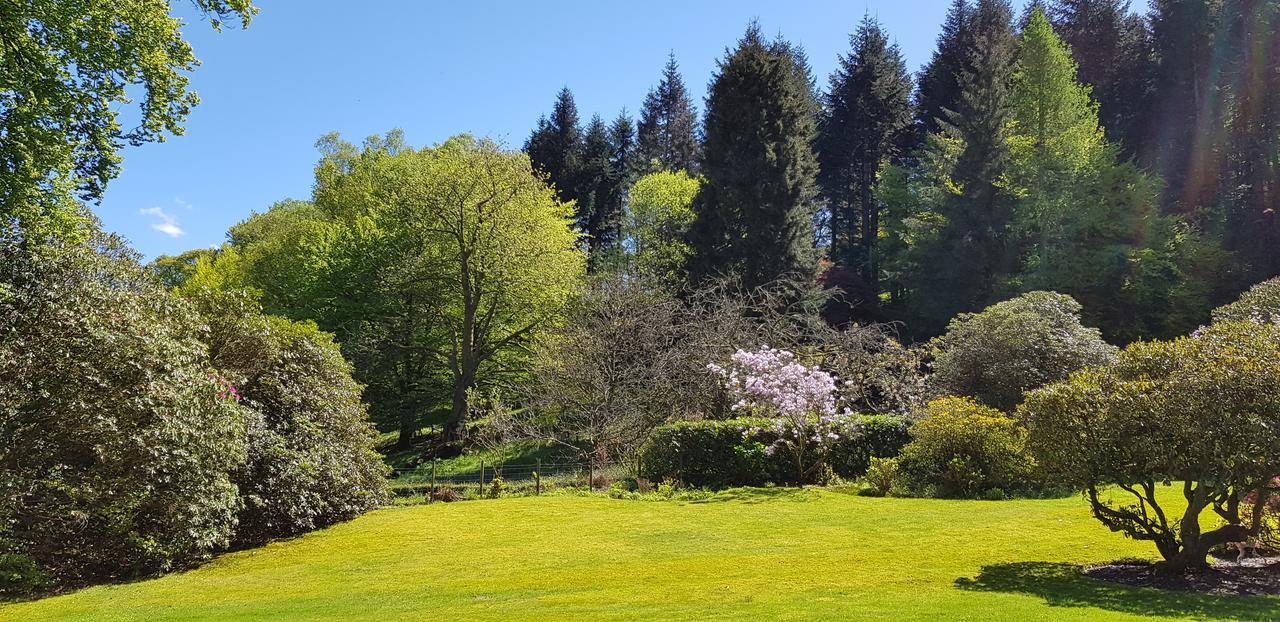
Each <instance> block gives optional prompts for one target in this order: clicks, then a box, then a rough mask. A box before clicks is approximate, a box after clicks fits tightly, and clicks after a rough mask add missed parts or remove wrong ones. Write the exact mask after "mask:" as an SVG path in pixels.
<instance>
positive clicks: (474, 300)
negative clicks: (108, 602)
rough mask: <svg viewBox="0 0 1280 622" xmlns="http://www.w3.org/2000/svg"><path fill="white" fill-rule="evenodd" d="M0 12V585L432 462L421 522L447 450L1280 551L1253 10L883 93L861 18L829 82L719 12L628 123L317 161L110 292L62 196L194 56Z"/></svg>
mask: <svg viewBox="0 0 1280 622" xmlns="http://www.w3.org/2000/svg"><path fill="white" fill-rule="evenodd" d="M20 4H21V8H18V9H16V10H14V11H13V12H10V11H9V10H7V9H6V10H5V13H4V14H3V15H0V41H2V42H3V47H2V48H0V49H2V50H3V51H2V52H0V197H2V200H3V203H2V204H0V594H18V595H43V594H49V593H53V592H58V591H65V590H68V589H73V588H79V587H83V586H86V585H92V584H95V583H101V582H104V581H115V580H121V579H129V578H135V577H145V576H151V575H155V574H157V573H162V572H167V571H170V570H176V569H182V568H189V567H194V566H196V565H199V564H200V563H202V562H203V561H204V560H207V559H208V558H209V557H210V556H212V555H215V554H220V553H223V552H226V551H234V550H239V549H245V548H251V547H257V546H259V545H262V544H264V543H266V542H269V541H272V540H276V539H280V538H287V537H291V536H295V535H298V534H302V533H305V532H309V531H313V530H317V529H321V528H324V527H327V526H329V525H333V524H335V523H338V522H342V521H347V520H349V519H353V518H355V517H357V516H359V515H361V514H364V513H366V512H370V511H373V510H375V509H376V508H378V507H380V506H383V505H387V504H389V503H393V502H392V498H393V496H395V495H394V494H393V493H395V491H397V490H398V488H397V486H398V485H400V484H402V483H405V482H410V481H412V482H416V483H417V484H421V481H422V479H423V478H425V477H427V473H430V481H431V489H430V491H429V492H428V493H427V498H426V499H425V500H424V503H425V502H431V501H451V500H454V497H455V496H456V495H453V491H448V494H444V493H442V492H441V491H440V490H438V487H437V485H436V481H435V478H436V469H437V468H438V465H439V464H440V461H442V460H446V461H447V460H455V461H465V460H468V459H474V458H475V457H477V456H489V455H493V452H512V451H523V449H513V448H527V447H536V448H538V451H541V452H543V453H540V454H538V455H539V456H543V455H546V456H555V457H558V458H562V459H564V460H572V461H574V462H575V463H580V464H586V465H589V466H588V469H589V471H588V473H589V475H588V477H587V479H588V484H587V488H588V493H587V494H591V493H593V492H595V491H596V490H599V491H600V492H601V493H602V494H607V495H610V496H612V497H614V498H633V497H635V498H646V499H647V498H650V497H654V496H658V497H662V498H663V499H664V500H672V499H675V500H682V499H683V500H688V499H694V498H700V497H699V495H711V494H714V491H717V490H722V489H725V488H734V489H736V488H738V487H748V488H751V489H755V488H760V489H762V490H767V489H772V488H773V487H815V488H821V489H822V490H824V491H830V490H843V489H844V488H842V487H853V489H856V491H857V493H856V494H858V495H861V496H868V497H899V498H910V499H919V500H926V499H932V498H946V499H957V498H959V499H982V500H986V501H991V502H1001V503H1031V502H1032V501H1028V500H1035V502H1037V503H1039V502H1042V500H1045V499H1050V500H1055V499H1061V498H1063V497H1067V496H1071V495H1076V496H1077V497H1082V498H1083V500H1084V501H1085V502H1086V503H1085V505H1087V506H1088V507H1089V509H1090V511H1091V512H1092V515H1093V517H1094V519H1096V520H1097V521H1099V522H1101V523H1102V524H1103V525H1105V526H1106V527H1107V528H1109V529H1110V530H1112V531H1115V532H1119V533H1122V534H1124V535H1125V536H1128V537H1129V538H1132V539H1135V540H1139V541H1143V542H1150V543H1151V544H1152V545H1154V548H1155V551H1157V552H1158V553H1159V555H1160V559H1159V561H1158V562H1157V563H1156V564H1155V566H1154V567H1155V568H1156V569H1157V570H1156V572H1157V574H1159V575H1160V576H1175V575H1176V576H1183V575H1192V574H1197V573H1203V571H1206V570H1207V569H1209V568H1210V567H1211V566H1212V565H1213V561H1212V560H1211V559H1210V558H1211V557H1212V556H1215V555H1217V556H1219V557H1221V556H1223V555H1226V554H1228V553H1230V554H1231V559H1232V560H1237V558H1236V557H1235V551H1236V550H1237V548H1238V550H1239V560H1243V559H1244V558H1245V551H1246V549H1250V550H1251V551H1252V552H1253V553H1254V554H1258V555H1261V556H1262V557H1263V558H1265V559H1268V560H1271V557H1270V556H1272V555H1275V554H1276V553H1277V552H1280V437H1278V436H1277V435H1276V434H1275V429H1276V426H1280V279H1277V277H1280V216H1277V214H1276V208H1277V206H1278V205H1280V2H1275V1H1271V0H1152V2H1151V3H1150V6H1149V10H1148V11H1147V12H1145V13H1139V12H1138V11H1136V10H1134V9H1133V8H1131V7H1130V4H1129V2H1128V1H1126V0H1043V1H1042V0H1034V1H1033V2H1030V3H1029V4H1027V5H1026V6H1025V7H1023V6H1016V7H1015V6H1014V5H1013V4H1011V2H1010V0H954V1H953V2H951V4H950V7H949V9H948V11H947V13H946V18H945V21H944V23H943V24H942V25H941V32H940V33H939V34H938V36H937V42H936V48H935V49H934V51H933V53H932V55H931V57H930V58H929V60H928V62H927V63H926V64H924V65H923V66H922V67H920V68H919V69H918V71H913V70H912V68H911V67H908V65H907V62H906V60H905V59H904V56H903V53H902V51H901V50H900V49H899V46H898V45H897V44H895V43H894V33H892V32H888V31H887V30H886V28H885V27H884V26H883V25H882V24H881V23H880V22H878V21H877V19H876V18H875V17H874V16H872V15H871V14H870V13H868V14H867V15H866V17H864V18H863V19H862V21H861V23H859V24H856V25H854V26H853V27H852V33H851V34H850V36H849V43H848V47H847V49H846V50H845V51H844V52H843V53H842V54H841V55H840V57H839V59H838V64H837V69H836V70H835V71H834V72H833V73H831V75H829V76H817V75H814V71H813V70H812V69H811V67H810V61H809V56H808V54H807V52H806V50H805V49H804V48H803V47H801V46H800V45H798V44H796V43H793V42H792V41H789V40H788V39H786V38H785V36H784V35H782V34H779V35H775V36H771V35H767V34H766V25H765V24H760V23H757V22H755V21H751V22H750V23H747V24H745V31H744V32H743V34H742V35H741V37H740V38H739V39H738V40H736V41H732V42H727V43H728V47H726V49H725V51H724V54H723V56H722V57H721V58H719V59H718V61H717V66H716V69H715V72H714V75H713V76H712V79H711V81H710V83H709V84H708V85H707V87H706V92H705V94H703V93H695V92H693V91H692V90H691V88H690V86H689V85H688V84H686V82H685V80H684V78H683V76H682V74H681V70H680V65H679V63H678V59H677V58H676V56H675V55H674V53H673V54H671V56H670V57H669V60H668V62H667V63H666V65H665V66H664V67H655V68H654V70H655V71H654V76H653V78H654V83H653V84H654V86H653V87H652V88H651V89H650V90H649V91H648V93H647V94H644V96H643V99H640V100H638V102H639V106H638V110H639V113H638V116H637V117H635V118H633V117H632V115H631V114H630V113H629V112H628V111H627V110H626V109H623V110H622V111H620V112H618V113H616V114H613V113H608V114H601V113H596V112H592V111H580V110H579V109H578V106H577V104H576V102H575V99H574V94H573V91H572V90H571V88H570V87H568V86H566V87H564V88H563V89H561V90H560V92H559V94H558V96H557V97H556V98H555V100H554V101H552V102H548V104H549V108H548V109H547V111H546V113H545V114H544V115H543V116H542V117H541V118H539V119H537V120H536V122H535V123H533V124H532V126H531V127H530V128H529V133H528V136H527V138H526V139H525V140H524V142H523V144H520V145H507V144H503V143H501V142H499V141H496V140H494V139H493V138H490V137H485V136H477V135H473V134H469V133H466V132H465V131H461V130H462V129H464V128H459V130H460V132H459V133H457V134H456V135H454V136H452V137H451V138H448V139H447V140H444V141H442V142H439V143H436V144H431V145H427V146H414V145H411V144H409V142H408V141H407V139H406V137H405V134H404V132H402V131H400V130H397V129H391V128H389V129H388V130H387V131H386V132H385V133H383V134H380V135H375V136H371V137H368V138H365V139H363V140H362V141H359V142H352V141H351V140H350V139H348V138H344V137H343V136H340V135H339V134H337V133H332V134H327V135H325V136H322V137H320V138H319V139H318V140H317V142H316V148H317V150H318V158H317V161H316V164H315V167H314V185H313V187H312V192H311V196H310V197H308V198H306V199H292V198H291V199H282V200H280V201H278V202H276V203H274V204H272V205H262V206H251V207H253V209H254V213H253V214H252V215H251V216H249V217H248V218H246V219H244V220H243V221H241V222H239V223H237V224H235V225H234V226H232V227H231V228H230V229H229V230H228V231H227V232H226V236H225V241H224V242H223V243H222V244H221V245H220V246H217V247H214V248H196V249H193V250H190V251H187V252H184V253H181V254H177V255H162V256H158V257H155V258H154V259H152V260H151V261H148V262H145V263H144V262H143V261H142V259H141V257H140V255H139V254H138V253H137V252H136V251H134V250H132V249H131V248H130V246H129V242H128V241H127V240H124V239H123V238H121V237H120V236H118V235H116V234H113V233H111V232H109V231H106V230H104V228H103V227H102V226H101V224H100V222H99V221H98V218H97V217H96V216H95V215H94V212H93V207H94V205H95V204H96V202H97V201H99V200H100V199H101V198H102V194H103V192H104V189H105V188H106V186H107V184H109V183H110V182H111V181H112V179H113V178H115V177H116V176H117V175H118V174H119V172H120V167H121V162H122V156H121V155H120V153H121V148H122V147H123V146H124V145H125V144H134V145H137V144H142V143H145V142H158V141H161V140H163V138H164V137H165V136H166V135H176V134H179V133H181V131H182V126H183V123H184V122H185V121H186V119H187V116H188V115H189V114H193V112H192V111H193V109H194V108H193V107H194V106H195V104H196V103H197V102H198V99H197V98H195V96H194V93H192V92H191V91H190V90H189V89H188V88H187V77H186V73H187V72H190V71H192V70H194V69H195V67H196V65H197V63H198V61H196V59H195V56H194V54H193V51H192V49H191V47H190V46H189V45H188V44H187V43H186V42H185V41H184V40H183V38H182V34H181V30H180V29H179V23H178V21H177V20H176V19H175V18H173V17H172V16H170V15H169V8H170V7H169V3H168V2H153V3H143V4H141V5H139V8H136V9H131V10H125V9H122V8H117V7H113V6H112V3H109V2H107V3H97V2H95V3H89V4H91V5H92V8H91V9H86V13H85V14H84V15H81V14H79V13H78V12H77V11H78V9H77V8H76V7H73V6H71V4H72V3H62V2H51V3H20ZM194 4H195V6H196V7H197V8H198V9H199V10H200V13H201V15H202V16H203V17H204V19H205V21H207V22H210V23H211V24H212V25H213V26H214V27H215V28H222V27H237V26H238V27H250V24H251V22H252V19H253V17H254V16H255V15H256V14H257V11H258V8H256V7H254V6H252V5H250V4H249V2H248V0H194ZM144 7H145V8H144ZM206 27H207V25H206ZM545 79H546V80H550V81H556V82H559V81H563V80H565V79H566V78H565V77H563V76H558V75H555V74H554V72H552V73H551V75H548V76H545ZM639 95H640V94H639V93H637V96H639ZM133 97H136V98H137V99H139V100H140V103H139V102H134V103H133V104H132V105H133V106H134V107H136V108H138V111H137V114H138V115H139V121H138V125H137V126H136V128H134V129H132V130H126V129H123V128H124V127H127V124H126V125H122V123H123V122H122V120H121V118H120V112H119V109H120V107H122V106H123V107H129V106H130V105H131V104H130V103H129V102H131V101H132V99H131V98H133ZM157 148H160V149H163V148H164V147H163V146H160V147H157ZM486 452H489V453H486ZM484 465H485V463H484V461H483V458H481V462H480V486H479V488H478V489H477V490H478V494H479V495H480V496H495V497H500V496H503V495H504V494H508V493H510V494H514V493H513V492H511V491H506V492H504V491H503V489H502V486H503V485H505V484H504V482H503V481H502V480H501V476H500V475H499V476H498V480H497V481H491V482H489V483H490V485H491V490H492V492H491V493H489V492H486V490H489V489H486V488H485V484H486V482H485V479H484V477H485V471H484V469H485V466H484ZM541 465H542V463H541V462H538V467H537V468H538V470H542V466H541ZM535 477H537V476H535ZM597 477H598V479H597ZM415 478H416V479H415ZM537 486H538V488H537V491H538V494H541V493H542V483H541V479H539V483H538V485H537ZM415 490H418V489H415ZM806 490H807V488H806ZM396 494H398V493H396ZM821 494H826V493H825V492H824V493H821ZM403 501H404V500H403V499H398V500H397V501H395V502H394V503H402V502H403ZM913 502H914V501H913ZM921 502H923V501H921ZM1043 502H1044V503H1058V502H1057V501H1043ZM486 503H488V502H487V501H486ZM1045 507H1048V506H1045ZM381 511H382V510H379V512H381ZM1166 512H1167V514H1168V516H1169V517H1172V518H1166ZM360 520H364V519H360ZM1012 537H1014V538H1016V537H1017V536H1016V535H1014V536H1012ZM1224 551H1225V553H1224ZM1099 561H1101V560H1099ZM1240 563H1241V564H1242V565H1240V568H1245V566H1244V565H1243V562H1240ZM1113 566H1115V567H1120V566H1124V564H1120V563H1119V562H1117V563H1116V564H1113ZM1126 567H1127V566H1126ZM1214 567H1217V566H1214ZM1273 567H1275V566H1274V565H1273ZM1272 575H1274V572H1272ZM1272 575H1267V576H1272ZM1143 576H1146V575H1143ZM1262 585H1263V586H1264V587H1263V588H1259V589H1262V590H1264V591H1263V592H1262V593H1269V594H1280V581H1276V580H1275V579H1274V576H1272V578H1270V579H1264V580H1262ZM1157 586H1159V585H1157ZM0 613H3V612H2V611H0Z"/></svg>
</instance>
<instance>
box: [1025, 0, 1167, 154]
mask: <svg viewBox="0 0 1280 622" xmlns="http://www.w3.org/2000/svg"><path fill="white" fill-rule="evenodd" d="M1046 13H1047V14H1048V15H1049V17H1050V20H1051V22H1052V23H1053V26H1054V30H1055V31H1056V32H1057V33H1058V34H1059V35H1061V37H1062V39H1063V40H1064V41H1065V42H1066V43H1067V45H1069V46H1070V48H1071V52H1072V56H1073V57H1074V58H1075V60H1076V62H1077V64H1078V71H1079V76H1078V77H1079V79H1080V81H1081V82H1083V83H1084V84H1087V85H1089V86H1092V87H1093V97H1094V98H1095V99H1096V100H1097V101H1098V104H1099V107H1100V109H1099V113H1098V117H1099V121H1100V122H1101V123H1102V126H1103V128H1105V129H1106V133H1107V137H1108V139H1109V140H1111V141H1113V142H1115V143H1117V144H1118V145H1119V146H1120V147H1121V154H1122V156H1123V157H1132V156H1135V155H1137V154H1138V153H1139V152H1140V151H1141V149H1142V140H1143V138H1144V137H1145V133H1146V123H1145V121H1146V118H1147V115H1148V113H1149V111H1150V107H1151V105H1152V102H1151V77H1152V71H1153V70H1154V66H1155V65H1154V63H1155V60H1154V58H1153V57H1152V54H1151V41H1150V32H1149V30H1148V29H1147V25H1146V21H1145V20H1143V19H1142V18H1141V17H1140V16H1138V15H1136V14H1134V13H1133V12H1132V11H1131V10H1130V3H1129V0H1053V2H1052V3H1050V5H1049V6H1048V8H1047V10H1046Z"/></svg>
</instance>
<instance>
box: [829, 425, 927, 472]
mask: <svg viewBox="0 0 1280 622" xmlns="http://www.w3.org/2000/svg"><path fill="white" fill-rule="evenodd" d="M910 441H911V420H910V419H908V418H907V417H900V416H896V415H859V416H855V417H853V418H852V419H850V420H849V422H848V426H847V427H846V428H845V429H844V430H843V431H842V433H841V435H840V439H839V440H837V441H836V442H835V443H834V444H833V445H832V447H831V452H830V454H829V455H828V456H827V462H828V464H830V465H831V469H832V470H833V471H835V473H836V475H839V476H840V477H844V478H849V479H854V478H858V477H861V476H862V475H863V474H864V473H866V472H867V469H868V467H870V465H871V463H872V461H874V460H875V459H877V458H893V457H895V456H897V455H898V454H899V453H901V452H902V448H903V447H905V446H906V444H907V443H909V442H910Z"/></svg>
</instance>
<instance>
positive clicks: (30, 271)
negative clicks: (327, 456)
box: [0, 234, 250, 587]
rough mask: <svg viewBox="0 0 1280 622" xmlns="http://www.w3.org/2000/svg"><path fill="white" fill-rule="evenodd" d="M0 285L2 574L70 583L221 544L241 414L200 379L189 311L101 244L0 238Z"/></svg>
mask: <svg viewBox="0 0 1280 622" xmlns="http://www.w3.org/2000/svg"><path fill="white" fill-rule="evenodd" d="M0 283H5V284H7V285H8V286H9V288H8V290H7V293H6V294H5V295H4V296H3V297H0V557H4V559H5V560H7V561H6V562H5V563H6V565H8V566H9V569H10V570H13V569H14V568H16V569H18V570H19V571H21V572H23V573H26V572H27V571H32V570H33V571H34V572H36V573H38V574H42V575H47V576H48V580H49V582H51V583H53V584H56V585H73V584H78V583H81V582H84V581H88V580H91V579H95V578H107V577H128V576H137V575H140V574H147V573H152V572H156V571H160V570H166V569H169V568H173V567H176V566H181V565H183V564H185V563H188V562H190V561H193V560H195V559H199V558H200V557H202V556H205V555H207V554H209V553H210V552H212V551H214V550H216V549H218V548H221V547H223V546H225V545H226V544H228V542H229V541H230V540H231V537H232V534H233V530H234V528H235V525H236V523H235V518H236V514H237V512H238V511H239V510H240V499H239V497H238V496H237V493H236V487H235V485H234V483H233V482H232V481H231V478H230V477H229V472H230V471H231V470H232V469H233V468H235V467H237V466H238V465H239V464H240V463H241V462H242V461H243V460H244V443H245V432H244V426H245V419H246V418H247V417H248V416H249V414H250V413H248V412H247V410H246V409H245V408H244V407H243V406H242V405H240V404H238V403H237V402H236V401H235V399H234V398H233V397H232V395H231V394H230V393H229V391H228V387H227V386H226V385H225V384H224V381H223V380H222V379H221V378H219V377H218V376H216V375H214V374H211V373H210V370H209V369H208V367H207V361H208V355H207V352H206V350H205V347H204V345H203V344H202V343H201V342H200V341H199V339H198V337H199V335H200V324H199V321H198V318H197V317H196V316H195V314H194V313H193V312H192V311H191V309H190V308H189V307H188V306H187V305H186V304H184V303H183V302H182V301H180V300H177V299H176V298H175V297H173V296H171V295H169V294H168V293H167V292H165V291H164V290H163V289H161V288H160V287H158V286H157V285H156V284H154V282H153V281H152V280H151V278H150V275H148V274H147V273H146V272H145V271H144V270H143V269H142V268H141V266H139V265H138V264H137V259H136V257H135V256H134V255H133V254H132V253H131V252H130V251H127V250H124V248H123V246H122V243H121V242H120V241H119V240H117V239H115V238H111V237H108V236H105V235H101V234H96V235H94V236H93V237H92V238H91V241H90V243H86V244H80V245H68V244H54V245H46V246H31V245H27V246H23V245H17V244H14V243H13V240H12V239H6V240H3V241H2V242H0ZM24 568H25V570H24ZM24 581H25V579H23V578H20V579H19V580H18V582H19V583H22V582H24ZM20 587H21V586H20Z"/></svg>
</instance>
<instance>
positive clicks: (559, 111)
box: [524, 87, 583, 201]
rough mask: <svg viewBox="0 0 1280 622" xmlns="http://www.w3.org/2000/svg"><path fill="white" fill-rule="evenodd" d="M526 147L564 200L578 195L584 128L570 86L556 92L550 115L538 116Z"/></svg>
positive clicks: (536, 166) (536, 164) (572, 198)
mask: <svg viewBox="0 0 1280 622" xmlns="http://www.w3.org/2000/svg"><path fill="white" fill-rule="evenodd" d="M524 150H525V152H526V153H528V154H529V159H530V160H531V161H532V162H533V167H534V169H535V170H537V171H539V172H541V173H542V174H544V175H546V176H547V180H548V181H549V182H550V183H551V185H552V186H553V187H554V188H555V189H556V194H557V196H558V197H559V199H560V200H561V201H574V200H577V198H578V187H579V183H580V182H579V180H580V175H581V168H582V161H583V157H582V151H583V141H582V130H581V128H579V127H578V105H577V104H575V103H574V101H573V93H572V92H570V91H569V87H564V88H562V89H560V93H559V94H557V95H556V103H555V107H553V108H552V110H551V117H550V118H547V117H542V118H539V119H538V125H537V127H536V128H534V130H533V133H532V134H531V135H530V136H529V139H528V140H527V141H525V144H524Z"/></svg>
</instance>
